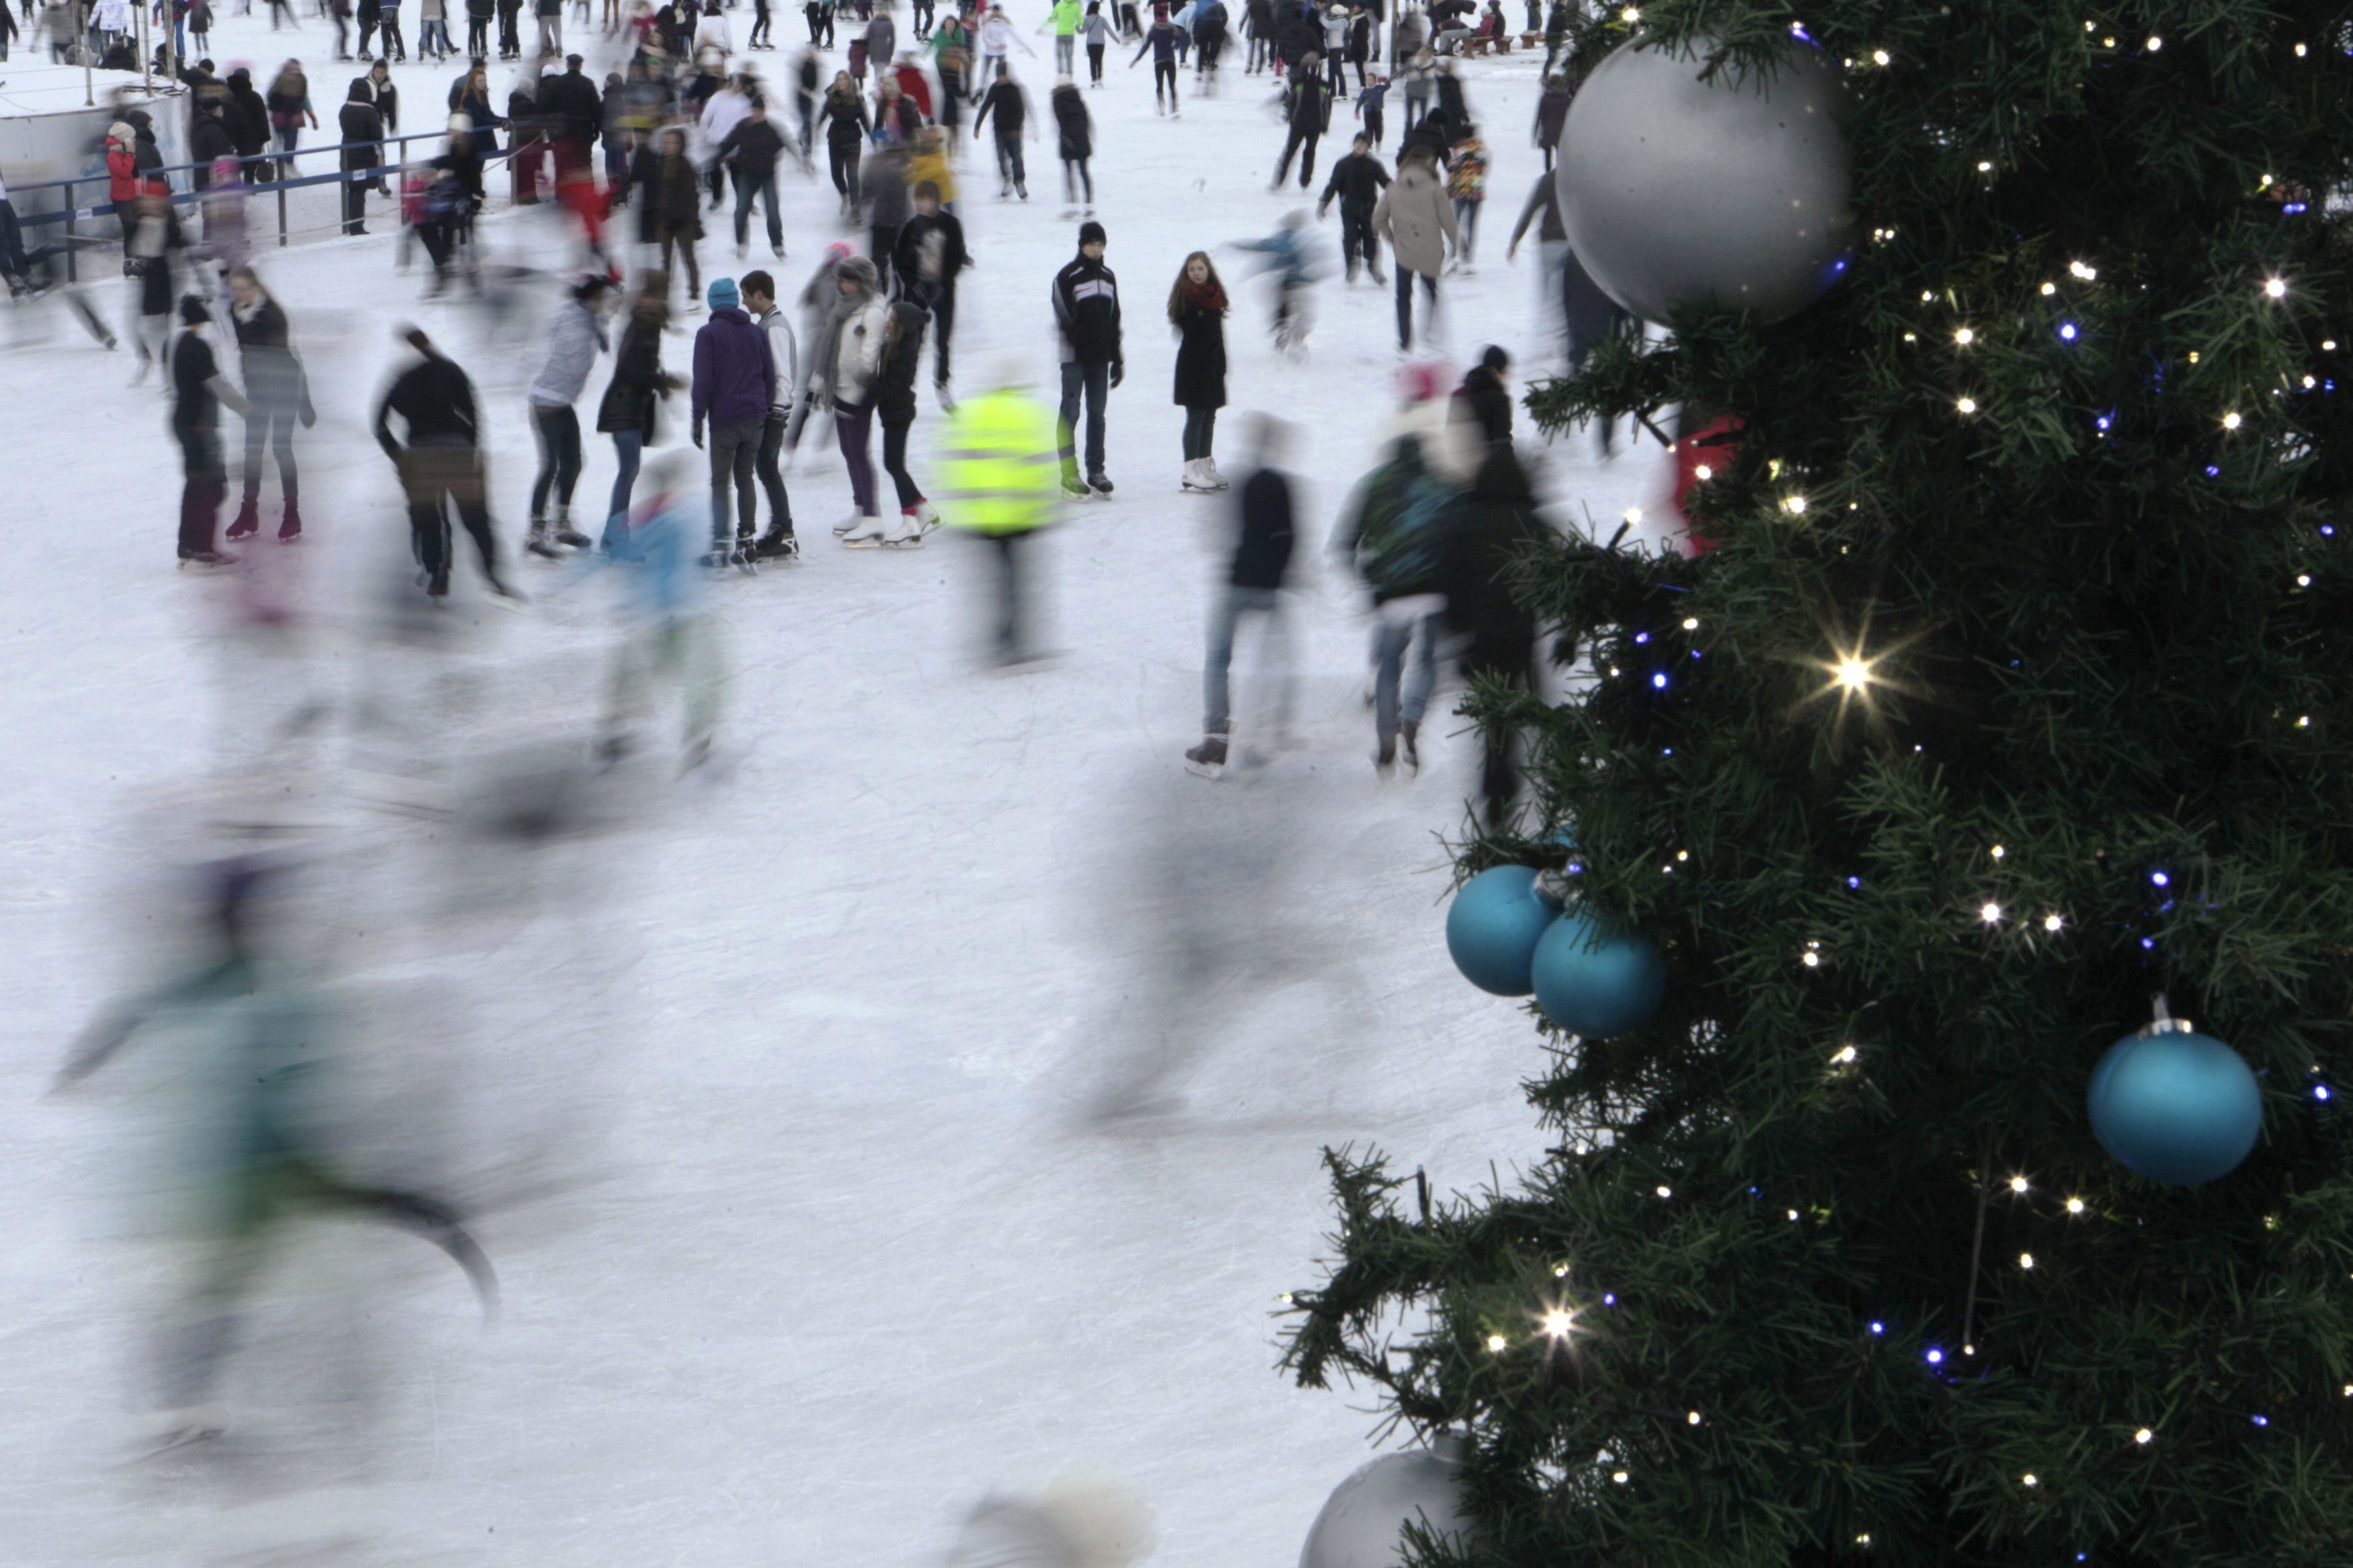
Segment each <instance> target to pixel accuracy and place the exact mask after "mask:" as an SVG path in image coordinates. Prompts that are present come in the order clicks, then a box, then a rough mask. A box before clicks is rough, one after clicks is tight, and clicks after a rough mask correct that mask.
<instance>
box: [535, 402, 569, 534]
mask: <svg viewBox="0 0 2353 1568" xmlns="http://www.w3.org/2000/svg"><path fill="white" fill-rule="evenodd" d="M531 433H532V434H533V436H534V437H538V439H539V477H538V478H536V479H533V480H532V481H531V521H533V523H534V524H535V523H537V522H539V521H541V520H542V519H543V518H544V517H546V516H547V491H548V487H549V486H550V485H553V486H554V488H555V504H556V505H558V506H560V507H563V508H565V510H570V509H571V506H572V489H573V487H574V486H575V485H577V484H578V483H579V482H580V416H578V415H576V414H575V413H573V412H572V409H571V407H570V405H565V406H563V407H558V408H544V407H542V406H541V405H538V404H536V403H534V404H533V405H531Z"/></svg>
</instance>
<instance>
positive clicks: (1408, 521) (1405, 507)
mask: <svg viewBox="0 0 2353 1568" xmlns="http://www.w3.org/2000/svg"><path fill="white" fill-rule="evenodd" d="M1451 499H1452V493H1451V491H1450V490H1449V489H1448V488H1447V487H1446V486H1445V485H1443V484H1441V483H1440V482H1439V481H1438V479H1435V478H1433V477H1432V476H1431V474H1430V470H1429V469H1428V468H1425V467H1424V466H1423V464H1422V461H1421V455H1420V453H1419V451H1418V450H1411V449H1409V450H1407V451H1403V452H1400V453H1399V454H1398V456H1397V457H1395V458H1391V459H1390V460H1389V461H1388V462H1387V463H1384V464H1383V465H1381V467H1379V468H1376V469H1375V470H1373V473H1372V476H1371V478H1369V479H1366V482H1365V500H1364V504H1363V506H1362V507H1361V508H1360V509H1359V510H1358V511H1357V513H1356V567H1357V570H1358V571H1360V572H1362V573H1363V574H1364V578H1365V581H1366V583H1367V584H1370V585H1371V587H1372V590H1373V593H1374V595H1375V596H1376V597H1378V598H1384V599H1390V598H1396V597H1398V596H1399V595H1405V594H1420V593H1428V592H1430V591H1432V590H1433V589H1434V588H1435V587H1436V586H1437V584H1438V582H1439V574H1440V571H1441V570H1442V569H1443V567H1444V564H1445V532H1444V530H1443V529H1442V528H1441V527H1440V520H1441V519H1442V518H1443V517H1444V515H1445V512H1446V507H1447V503H1448V502H1449V501H1450V500H1451Z"/></svg>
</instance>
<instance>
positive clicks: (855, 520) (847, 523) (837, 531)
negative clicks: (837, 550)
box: [833, 511, 867, 539]
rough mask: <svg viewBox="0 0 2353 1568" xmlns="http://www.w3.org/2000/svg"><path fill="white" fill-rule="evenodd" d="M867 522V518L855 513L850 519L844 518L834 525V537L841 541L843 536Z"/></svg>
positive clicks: (852, 513) (850, 515) (851, 514)
mask: <svg viewBox="0 0 2353 1568" xmlns="http://www.w3.org/2000/svg"><path fill="white" fill-rule="evenodd" d="M864 521H867V520H866V519H865V518H863V517H860V515H859V514H858V513H856V512H854V511H853V512H851V513H850V514H849V516H848V517H845V518H843V519H842V520H841V521H839V522H837V523H835V524H834V525H833V536H834V537H835V538H836V539H839V538H840V537H841V536H842V535H843V534H845V533H848V532H849V531H850V530H851V529H853V528H856V527H857V526H858V525H859V524H860V523H862V522H864Z"/></svg>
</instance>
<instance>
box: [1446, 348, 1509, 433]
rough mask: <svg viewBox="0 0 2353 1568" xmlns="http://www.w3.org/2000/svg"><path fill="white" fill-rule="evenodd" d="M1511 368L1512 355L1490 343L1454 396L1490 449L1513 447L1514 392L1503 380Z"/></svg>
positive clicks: (1464, 377)
mask: <svg viewBox="0 0 2353 1568" xmlns="http://www.w3.org/2000/svg"><path fill="white" fill-rule="evenodd" d="M1511 368H1512V356H1511V355H1509V354H1507V353H1504V351H1503V350H1502V349H1501V348H1499V347H1497V346H1496V345H1495V344H1493V343H1489V344H1488V345H1487V347H1486V349H1485V350H1484V351H1483V352H1482V353H1481V354H1480V355H1479V363H1477V364H1475V365H1472V367H1471V371H1470V374H1467V375H1465V376H1463V378H1462V385H1461V388H1460V389H1459V390H1457V391H1456V393H1455V394H1454V395H1455V396H1457V397H1459V398H1461V400H1462V405H1463V407H1464V408H1465V409H1467V410H1468V411H1469V413H1470V415H1471V422H1472V424H1474V425H1476V426H1479V431H1480V434H1482V435H1483V436H1484V437H1486V438H1487V444H1488V445H1489V446H1491V447H1492V446H1503V447H1508V446H1510V445H1511V444H1512V390H1511V388H1510V386H1509V385H1508V384H1505V382H1504V374H1505V373H1507V372H1508V371H1509V370H1510V369H1511Z"/></svg>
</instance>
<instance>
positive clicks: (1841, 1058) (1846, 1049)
mask: <svg viewBox="0 0 2353 1568" xmlns="http://www.w3.org/2000/svg"><path fill="white" fill-rule="evenodd" d="M1861 1055H1862V1053H1861V1052H1860V1051H1858V1050H1856V1049H1855V1048H1854V1047H1852V1046H1841V1047H1839V1048H1838V1051H1837V1053H1836V1054H1835V1055H1833V1056H1832V1057H1831V1065H1832V1066H1834V1067H1846V1066H1848V1065H1850V1064H1852V1062H1853V1061H1854V1060H1855V1058H1857V1057H1859V1056H1861Z"/></svg>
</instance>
